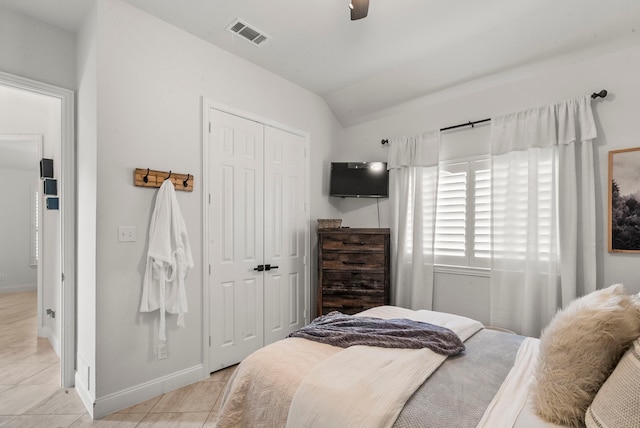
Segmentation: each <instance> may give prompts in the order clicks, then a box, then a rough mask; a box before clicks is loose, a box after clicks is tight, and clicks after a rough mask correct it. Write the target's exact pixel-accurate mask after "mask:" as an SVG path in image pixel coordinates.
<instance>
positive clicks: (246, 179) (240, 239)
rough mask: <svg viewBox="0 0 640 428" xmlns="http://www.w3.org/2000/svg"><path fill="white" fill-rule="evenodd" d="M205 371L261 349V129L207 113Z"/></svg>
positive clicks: (231, 117)
mask: <svg viewBox="0 0 640 428" xmlns="http://www.w3.org/2000/svg"><path fill="white" fill-rule="evenodd" d="M210 120H211V136H210V137H211V138H210V139H209V144H210V146H209V169H210V174H209V177H210V178H209V189H210V201H209V236H208V237H207V239H208V245H209V259H210V275H209V297H210V302H209V314H210V332H211V346H210V369H211V371H215V370H219V369H221V368H224V367H228V366H230V365H233V364H236V363H237V362H238V361H240V360H242V359H243V358H244V357H245V356H247V355H249V354H250V353H251V352H253V351H255V350H256V349H258V348H260V347H262V346H263V344H264V329H263V301H264V298H263V286H264V275H263V273H262V272H261V271H258V270H255V269H256V267H257V266H258V265H259V264H263V259H264V257H263V248H264V246H263V236H264V233H263V212H264V209H263V177H264V170H263V151H264V129H263V125H262V124H259V123H257V122H253V121H250V120H247V119H244V118H241V117H238V116H234V115H231V114H228V113H225V112H221V111H219V110H215V109H210Z"/></svg>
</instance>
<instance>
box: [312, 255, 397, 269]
mask: <svg viewBox="0 0 640 428" xmlns="http://www.w3.org/2000/svg"><path fill="white" fill-rule="evenodd" d="M384 266H385V255H384V253H382V252H381V253H342V252H337V251H325V252H324V253H323V255H322V269H328V270H344V271H372V270H377V271H384Z"/></svg>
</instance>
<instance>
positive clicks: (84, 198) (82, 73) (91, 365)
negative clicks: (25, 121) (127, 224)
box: [75, 4, 98, 412]
mask: <svg viewBox="0 0 640 428" xmlns="http://www.w3.org/2000/svg"><path fill="white" fill-rule="evenodd" d="M77 57H78V69H77V76H78V83H77V86H78V94H77V97H76V98H77V114H76V117H77V149H76V163H77V171H76V177H77V178H76V180H77V198H76V206H77V209H76V223H77V228H76V230H77V263H76V271H77V274H76V275H77V277H76V283H77V287H76V308H77V309H76V311H77V312H76V332H77V333H76V334H77V336H76V341H77V360H76V361H77V366H76V381H75V385H76V390H77V391H78V392H79V393H80V397H81V398H82V400H83V402H84V403H85V406H86V407H87V409H88V410H89V412H93V403H94V402H95V398H96V394H95V385H96V382H95V376H96V373H95V367H96V362H95V361H96V341H97V337H96V306H97V303H96V257H97V255H96V252H97V248H96V169H97V159H96V156H97V155H96V153H97V126H98V121H97V100H96V97H97V79H98V76H97V73H98V72H97V9H96V5H95V4H94V5H93V7H92V9H91V10H90V11H89V13H88V15H87V18H86V19H85V22H84V23H83V26H82V28H81V30H80V31H79V32H78V50H77Z"/></svg>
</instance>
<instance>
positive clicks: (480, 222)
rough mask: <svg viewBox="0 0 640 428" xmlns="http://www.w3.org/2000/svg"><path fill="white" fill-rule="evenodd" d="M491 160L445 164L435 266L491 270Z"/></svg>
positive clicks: (437, 227)
mask: <svg viewBox="0 0 640 428" xmlns="http://www.w3.org/2000/svg"><path fill="white" fill-rule="evenodd" d="M490 165H491V163H490V160H489V159H488V158H482V159H472V160H465V161H455V162H447V163H441V164H440V166H439V169H440V172H439V178H438V195H437V208H436V227H435V242H434V251H435V262H436V263H438V264H444V265H453V266H469V267H489V262H490V257H491V170H490Z"/></svg>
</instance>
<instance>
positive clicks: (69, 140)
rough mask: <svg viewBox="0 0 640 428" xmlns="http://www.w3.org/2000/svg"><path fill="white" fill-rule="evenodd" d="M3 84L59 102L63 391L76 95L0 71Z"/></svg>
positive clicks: (70, 297) (71, 282) (71, 329)
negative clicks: (55, 99)
mask: <svg viewBox="0 0 640 428" xmlns="http://www.w3.org/2000/svg"><path fill="white" fill-rule="evenodd" d="M0 85H3V86H7V87H12V88H16V89H20V90H23V91H27V92H31V93H35V94H40V95H45V96H48V97H52V98H57V99H59V100H60V108H61V111H60V117H61V124H60V125H61V126H60V134H61V135H60V137H61V158H60V160H61V162H60V163H61V165H60V168H59V169H58V170H59V171H60V187H59V191H60V202H61V203H60V227H61V234H60V237H61V239H60V258H61V264H62V265H61V266H60V268H61V269H60V271H61V273H62V275H63V278H62V279H61V287H60V294H61V295H60V314H59V316H60V324H61V329H60V342H61V343H60V378H61V382H60V384H61V386H62V387H63V388H68V387H72V386H74V384H75V362H76V358H75V353H76V352H75V351H76V337H75V326H76V322H75V318H76V317H75V315H76V312H75V302H76V288H75V287H76V250H75V249H76V230H75V207H76V203H75V200H76V190H75V173H76V163H75V129H74V126H75V125H74V123H75V119H74V109H75V107H74V92H73V91H72V90H70V89H64V88H60V87H58V86H53V85H49V84H47V83H43V82H38V81H35V80H31V79H27V78H24V77H20V76H16V75H13V74H9V73H5V72H2V71H0Z"/></svg>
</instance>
